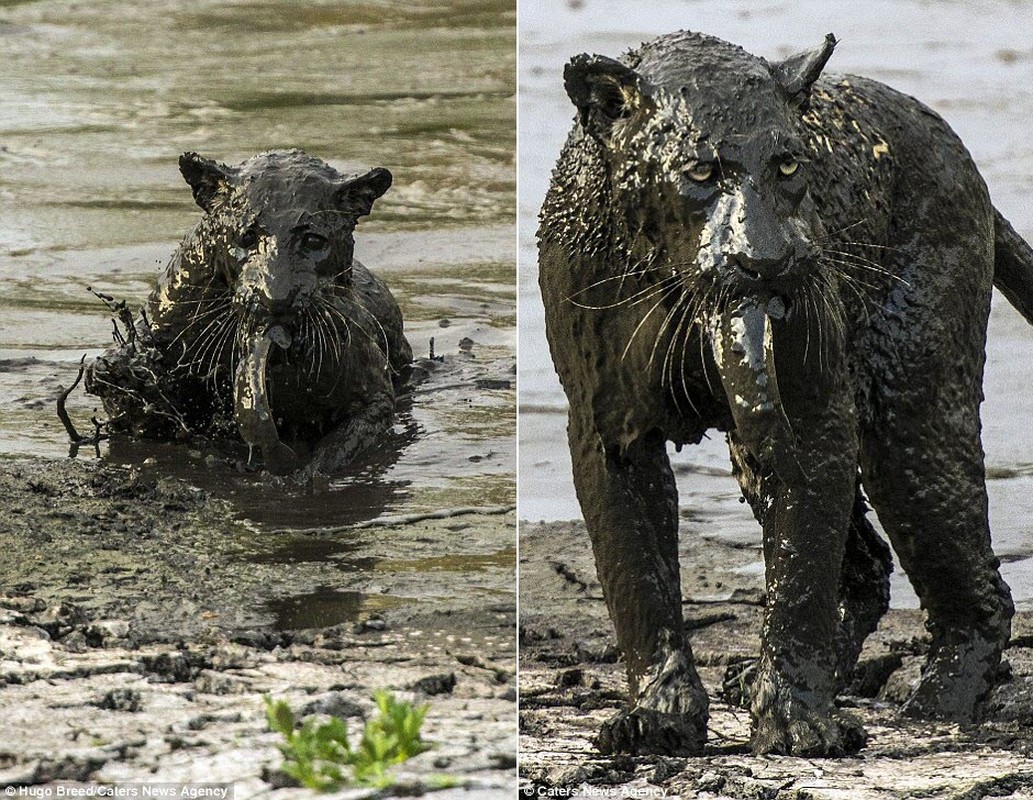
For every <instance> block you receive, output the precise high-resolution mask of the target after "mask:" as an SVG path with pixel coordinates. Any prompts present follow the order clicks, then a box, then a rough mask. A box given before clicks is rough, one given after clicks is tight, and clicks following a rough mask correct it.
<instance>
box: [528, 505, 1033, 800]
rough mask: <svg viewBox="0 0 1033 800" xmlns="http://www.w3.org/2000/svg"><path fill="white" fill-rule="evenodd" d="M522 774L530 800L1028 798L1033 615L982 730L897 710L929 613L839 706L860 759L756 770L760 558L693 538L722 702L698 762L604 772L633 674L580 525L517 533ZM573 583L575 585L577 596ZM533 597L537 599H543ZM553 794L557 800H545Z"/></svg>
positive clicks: (897, 621) (897, 634) (697, 596)
mask: <svg viewBox="0 0 1033 800" xmlns="http://www.w3.org/2000/svg"><path fill="white" fill-rule="evenodd" d="M520 536H521V541H520V571H521V572H520V574H521V598H520V632H519V636H520V753H521V758H520V773H521V787H522V790H523V792H524V793H525V794H526V795H527V796H557V797H558V796H571V793H572V792H574V791H575V790H576V791H577V792H579V793H580V796H599V797H606V796H610V797H662V796H666V797H683V798H708V799H710V798H735V800H739V799H740V798H742V800H790V798H792V799H793V800H796V799H800V800H802V798H813V799H814V800H833V799H835V800H839V799H840V798H842V800H847V799H849V800H875V799H876V798H879V799H880V800H897V799H898V798H899V799H900V800H903V798H918V797H922V798H950V800H961V799H962V798H964V799H965V800H975V799H976V798H985V797H1008V798H1015V799H1016V800H1018V798H1033V649H1031V647H1030V645H1031V644H1033V639H1031V638H1030V633H1031V631H1033V615H1031V614H1030V611H1029V610H1028V609H1025V610H1022V611H1020V613H1019V614H1018V615H1017V617H1016V620H1015V624H1014V633H1013V640H1012V645H1011V646H1010V647H1009V649H1008V650H1007V652H1006V654H1005V660H1006V667H1005V671H1006V675H1005V677H1006V680H1004V681H1003V682H1002V683H1001V685H1000V686H999V687H998V688H997V689H996V690H995V693H994V695H993V696H992V698H991V700H990V709H989V713H988V716H987V719H986V721H984V722H983V723H981V724H979V725H973V726H958V725H953V724H946V723H931V722H924V721H919V720H914V719H909V718H907V717H904V716H902V715H900V714H899V712H898V706H899V704H900V702H901V701H902V700H903V699H904V697H905V696H906V694H907V692H908V690H909V688H910V685H911V681H912V680H914V679H915V678H917V675H918V668H919V665H920V663H921V658H922V655H923V653H924V647H925V642H926V638H925V631H924V628H923V626H922V621H923V616H922V612H920V611H917V610H891V611H890V612H889V613H888V614H887V615H886V617H885V618H884V619H883V621H882V624H881V625H880V627H879V629H878V631H876V633H875V634H873V635H872V636H871V637H870V638H869V641H868V642H867V644H866V646H865V650H864V653H863V654H862V658H861V663H860V665H859V668H858V671H857V672H856V673H855V676H854V682H853V684H852V685H851V687H850V689H849V690H848V692H846V693H845V694H844V696H842V697H841V698H840V700H839V705H840V707H841V711H842V712H844V713H848V714H850V715H853V716H854V717H856V718H859V719H860V721H861V722H862V723H863V725H864V727H865V729H866V730H867V733H868V741H867V744H866V745H865V747H864V749H863V750H861V752H860V753H859V754H858V755H857V756H855V757H852V758H843V759H802V758H786V757H760V758H758V757H754V756H753V755H751V753H750V749H749V729H750V728H749V726H750V719H749V712H748V710H747V709H746V708H742V707H741V706H739V705H738V704H737V702H736V701H737V700H738V698H737V696H736V695H737V691H736V686H735V680H734V679H733V680H731V681H730V680H729V677H730V676H735V675H736V674H737V669H736V667H740V670H738V671H741V666H742V665H744V664H747V663H749V660H750V659H751V658H752V657H753V656H754V655H755V654H756V652H757V650H758V648H759V635H760V625H761V615H762V610H763V609H762V606H761V605H760V604H758V600H759V599H760V598H761V597H762V591H763V584H762V577H761V575H760V573H759V571H758V570H756V569H755V566H756V563H757V562H758V561H759V559H760V555H759V553H757V552H753V551H752V550H750V549H747V548H742V547H734V546H730V545H727V544H724V543H722V542H720V541H718V540H715V539H707V538H703V537H702V536H699V535H695V534H693V533H691V532H687V533H683V535H682V539H681V563H682V591H683V598H684V600H685V605H684V612H685V617H686V628H687V629H688V630H690V631H691V634H690V635H691V642H692V647H693V650H694V652H695V654H696V658H697V662H698V664H699V665H700V674H701V677H702V678H703V681H704V684H705V685H706V686H707V690H708V693H709V694H710V698H711V707H710V727H709V735H708V742H707V747H706V752H705V753H704V755H702V756H700V757H698V758H666V757H629V756H617V757H608V756H603V755H602V754H600V753H599V751H598V750H597V749H596V747H595V743H594V740H595V737H596V735H597V733H598V731H599V728H600V726H601V724H602V723H603V721H604V720H606V719H607V718H609V717H610V716H611V715H613V714H614V713H615V712H616V711H617V710H618V709H619V708H621V707H622V706H623V704H624V703H625V702H626V701H627V690H626V686H625V677H624V668H623V665H622V664H621V663H620V661H619V659H618V654H617V651H616V648H615V645H614V642H613V634H612V628H611V625H610V621H609V619H608V617H607V612H606V607H605V604H604V603H603V601H602V599H601V590H600V587H599V584H598V582H597V581H595V579H594V570H593V568H592V556H591V550H590V548H589V545H588V535H587V533H586V532H585V530H584V526H583V524H581V523H579V522H577V523H575V522H570V523H539V524H532V523H522V524H521V534H520ZM571 575H576V576H577V577H578V580H576V581H572V580H570V577H569V576H571ZM529 587H533V591H532V590H530V588H529ZM550 792H551V794H550Z"/></svg>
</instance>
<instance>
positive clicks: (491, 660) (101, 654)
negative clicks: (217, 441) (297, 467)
mask: <svg viewBox="0 0 1033 800" xmlns="http://www.w3.org/2000/svg"><path fill="white" fill-rule="evenodd" d="M514 23H515V12H514V4H513V3H512V2H511V0H459V2H455V3H450V4H447V6H441V5H440V4H433V3H429V2H418V3H410V4H406V5H404V6H403V5H398V4H382V3H348V4H341V3H335V2H316V3H314V4H309V5H306V7H305V8H304V9H300V10H299V7H298V5H297V4H296V3H290V2H272V3H263V4H261V5H260V6H256V5H254V4H249V5H244V6H227V5H226V4H225V3H220V2H217V1H216V0H203V1H202V2H194V0H190V2H172V3H168V2H160V3H159V2H156V0H155V1H153V2H152V1H151V0H146V2H142V3H138V4H134V5H133V6H132V7H126V6H125V5H124V4H121V3H114V2H108V1H107V0H99V2H92V3H88V4H78V5H72V6H70V5H68V4H66V3H61V2H54V1H52V0H37V1H36V2H15V3H0V54H2V55H3V57H4V59H5V64H6V69H5V71H4V76H3V78H2V83H3V85H4V89H5V91H4V92H3V97H2V98H0V107H2V108H3V111H4V114H3V115H2V116H3V122H0V165H2V166H3V170H2V172H3V174H2V176H0V498H2V500H0V542H2V547H0V551H2V552H0V597H3V598H4V599H3V602H2V603H0V607H2V609H3V610H2V611H0V620H2V621H0V660H2V668H0V716H2V717H3V719H4V720H5V731H4V732H3V733H2V734H0V785H3V784H4V783H11V782H20V783H41V782H47V781H53V780H57V779H61V778H73V779H79V780H89V781H93V782H106V781H133V780H138V781H142V780H148V781H153V780H163V779H164V780H172V781H175V780H187V779H194V780H198V779H201V778H204V779H207V780H226V781H229V780H232V781H235V789H236V796H238V797H241V796H250V795H253V794H257V793H265V792H269V791H271V790H272V789H273V787H274V785H275V781H274V780H273V776H272V774H271V773H269V772H268V771H267V770H268V768H270V767H271V766H273V765H274V764H275V763H278V761H279V756H278V753H277V751H276V750H275V747H274V739H275V737H272V736H271V735H269V734H266V733H264V729H265V722H264V716H263V715H264V712H263V707H262V695H263V694H264V693H267V692H268V693H271V694H273V695H274V696H283V697H285V698H286V699H288V700H289V701H290V702H291V704H292V706H294V707H295V708H296V709H297V708H303V707H305V706H306V704H308V705H310V706H311V708H312V709H315V708H322V709H324V710H328V711H333V710H334V709H338V710H337V711H335V712H334V713H340V714H342V715H344V716H349V715H352V716H353V713H352V711H353V710H354V706H353V705H352V704H358V706H359V707H360V709H361V710H363V711H366V712H368V711H369V710H370V708H371V707H372V701H371V700H370V697H371V693H372V690H373V689H376V688H380V687H387V688H394V689H396V690H398V691H399V693H400V694H401V695H402V696H403V697H408V698H410V699H411V698H412V697H415V696H416V695H415V694H414V693H413V692H414V690H410V689H409V687H411V686H413V685H414V684H415V683H416V681H419V680H420V679H422V678H428V677H429V678H434V676H445V678H447V677H448V676H450V675H451V674H453V673H454V674H455V676H456V683H455V687H454V689H453V690H452V691H451V693H448V692H447V691H445V692H443V693H441V694H437V695H434V696H432V697H430V698H429V700H430V702H431V704H432V707H431V711H430V712H429V715H428V717H427V722H426V724H425V726H426V729H427V738H429V739H432V740H434V741H435V742H437V743H438V747H436V748H435V750H432V751H430V752H429V753H427V754H425V755H424V756H421V757H420V760H418V761H414V762H412V763H411V771H410V778H406V779H404V780H403V784H404V785H408V786H409V788H408V789H405V788H404V786H403V787H402V788H399V789H398V790H397V791H398V792H404V791H409V792H412V791H416V790H418V789H419V788H420V787H421V786H425V782H426V779H427V776H428V775H430V774H431V773H435V774H439V773H443V774H446V775H449V774H451V775H454V776H456V777H458V778H459V779H460V783H461V784H469V785H470V786H471V787H472V789H473V791H471V792H470V793H469V795H470V796H484V797H488V796H494V797H498V796H506V797H509V796H512V793H513V791H512V790H513V785H514V782H515V777H514V769H513V766H514V763H513V758H514V756H513V754H514V752H515V735H514V720H515V713H516V709H515V697H514V683H515V678H514V675H513V671H514V658H515V654H514V653H515V646H514V636H515V617H514V605H515V590H514V585H515V578H514V567H515V526H514V518H513V514H512V512H511V511H508V509H511V507H512V506H513V504H514V498H515V479H514V472H515V447H514V443H513V430H514V426H515V339H516V332H515V310H514V308H515V291H514V287H513V272H514V266H513V265H514V261H515V258H514V252H513V250H514V247H513V229H512V219H513V204H514V191H513V187H514V183H515V162H514V141H513V138H514V137H513V128H514V126H513V119H514V114H515V98H514V89H515V87H514V79H513V75H514V65H515V57H516V52H515V25H514ZM170 41H174V42H175V47H174V48H173V49H174V51H175V55H174V56H173V55H170ZM457 52H462V53H463V54H464V56H463V58H457V57H456V53H457ZM294 147H298V148H303V149H305V150H306V151H307V152H309V153H312V154H313V155H318V156H319V157H320V158H322V159H324V160H326V161H327V162H328V163H330V164H331V165H333V166H334V167H335V168H336V169H338V170H340V171H343V172H354V171H357V170H364V169H368V168H369V167H373V166H384V167H387V168H389V169H390V170H391V172H392V174H393V175H394V185H393V186H392V188H391V190H390V191H389V192H388V193H387V194H386V195H385V196H384V198H382V201H378V208H377V213H376V216H375V218H370V219H368V220H364V221H363V222H362V224H361V226H360V227H359V228H358V230H357V231H356V250H355V255H356V257H357V258H358V260H360V261H361V262H362V263H364V264H365V265H367V266H368V267H369V268H370V269H371V270H373V271H374V272H375V273H376V274H377V275H378V276H380V277H382V278H383V280H384V281H385V282H386V283H387V284H388V286H389V287H390V289H391V291H392V293H393V294H394V296H395V297H396V298H397V299H398V302H399V305H400V307H401V310H402V314H403V317H404V319H405V335H406V337H407V338H408V340H409V341H410V342H411V344H412V346H413V350H414V352H415V355H416V357H417V358H419V359H427V358H428V357H429V356H430V351H431V348H432V347H433V349H434V353H435V355H436V356H439V357H443V360H442V361H441V362H433V363H432V364H430V365H429V366H430V374H428V376H427V378H426V380H424V381H423V382H422V383H421V384H420V387H419V388H420V391H419V393H414V394H413V395H411V396H409V397H403V398H401V399H400V401H399V402H398V405H397V419H396V422H395V425H394V427H393V429H392V430H391V431H390V432H389V433H388V434H387V435H385V437H384V441H383V442H382V443H380V445H379V446H378V447H377V448H376V449H375V450H374V451H373V452H371V453H369V454H368V457H367V458H364V459H362V461H361V463H356V464H355V465H353V466H352V467H350V468H348V469H346V470H344V471H343V472H341V473H340V474H335V475H334V477H333V478H332V480H328V481H321V482H318V483H316V484H313V485H307V484H298V483H297V482H291V481H290V480H288V479H286V478H284V479H274V478H270V477H269V476H268V475H266V474H263V473H255V472H252V471H248V470H246V469H242V468H241V462H242V461H245V460H246V457H247V453H246V447H245V446H244V445H243V443H241V444H240V446H239V447H238V448H233V447H228V448H222V447H209V446H207V445H205V444H204V443H203V442H195V443H192V444H190V445H182V444H177V445H165V444H156V443H153V442H151V443H147V442H138V441H132V440H127V439H119V438H115V439H112V440H111V441H109V442H105V443H103V444H102V445H101V447H100V449H99V452H93V451H92V450H91V449H89V448H85V447H84V448H80V451H79V453H78V457H77V459H76V460H67V454H68V441H67V436H66V433H65V431H64V429H63V428H62V426H61V423H60V422H59V421H58V419H57V417H56V415H55V413H54V406H55V401H56V398H57V397H58V395H59V394H60V393H61V391H62V390H63V389H64V388H67V387H68V386H69V384H70V383H71V382H72V380H73V379H74V377H75V374H76V370H77V369H78V364H79V361H80V358H81V357H82V356H83V355H84V354H85V355H86V356H87V358H91V357H95V356H96V355H99V354H100V353H101V352H102V351H103V349H104V348H105V347H106V346H107V345H108V344H109V343H110V341H111V320H110V318H109V316H110V315H109V313H108V310H107V309H106V308H105V307H104V305H103V303H100V302H99V301H98V300H97V298H96V297H94V296H93V295H92V294H91V293H90V292H89V291H88V289H87V287H93V288H94V289H95V290H96V291H99V292H103V293H106V294H109V295H111V296H113V297H116V298H119V299H122V298H124V299H126V300H127V301H128V303H129V307H130V308H131V309H132V311H133V312H134V313H135V312H136V310H137V309H138V308H139V307H140V306H141V305H142V304H143V303H144V302H145V301H146V298H147V296H148V294H149V293H150V291H151V290H152V288H153V287H154V284H155V281H156V280H157V277H158V274H159V272H160V270H161V268H162V266H163V265H164V264H166V263H167V262H168V259H169V257H170V256H171V254H172V253H173V251H174V250H175V247H176V243H177V242H178V241H180V240H181V238H182V237H183V235H184V233H186V231H188V230H189V229H190V227H191V226H192V225H193V224H194V223H195V222H196V218H197V210H196V207H195V206H194V203H193V200H192V198H191V196H190V191H189V190H188V188H187V187H186V186H184V184H183V183H182V178H181V176H180V175H179V173H178V171H177V169H176V160H177V159H178V157H179V155H180V154H181V153H183V152H185V151H197V152H204V153H206V154H210V155H212V156H213V157H216V158H218V159H220V160H224V161H229V162H233V161H239V160H240V159H242V158H244V157H246V156H249V155H251V154H254V153H258V152H262V151H265V150H270V149H277V148H294ZM99 405H100V404H99V402H98V401H97V400H96V399H95V398H89V397H86V396H84V395H83V394H82V391H81V387H80V389H79V390H77V391H76V392H75V393H73V395H72V396H71V397H70V398H69V401H68V411H69V414H70V415H71V417H72V420H73V421H74V422H75V424H76V426H77V427H78V428H79V430H80V431H82V432H87V431H90V430H91V429H92V426H91V424H90V418H91V416H92V415H94V414H100V413H102V411H101V410H100V409H99ZM448 685H450V681H449V680H447V679H441V680H431V681H429V683H427V684H425V686H430V687H432V688H433V687H434V686H438V687H444V686H448ZM324 701H325V702H324ZM313 704H314V705H313ZM349 709H351V710H349ZM271 781H272V782H271ZM406 781H408V783H407V784H406ZM277 791H280V792H291V791H294V790H288V789H280V790H277ZM456 791H458V792H460V794H462V796H464V797H466V796H467V793H466V791H465V790H456ZM478 793H479V794H478ZM298 794H299V796H300V794H301V792H298ZM305 795H306V796H308V795H309V793H308V792H307V791H306V792H305Z"/></svg>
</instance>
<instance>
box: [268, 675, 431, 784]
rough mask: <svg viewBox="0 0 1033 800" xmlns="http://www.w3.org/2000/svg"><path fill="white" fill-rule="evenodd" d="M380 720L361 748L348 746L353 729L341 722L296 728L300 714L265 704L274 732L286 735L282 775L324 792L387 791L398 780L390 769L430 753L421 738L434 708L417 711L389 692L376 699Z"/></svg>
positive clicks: (282, 705) (283, 704)
mask: <svg viewBox="0 0 1033 800" xmlns="http://www.w3.org/2000/svg"><path fill="white" fill-rule="evenodd" d="M373 699H374V700H375V701H376V704H377V711H378V712H379V713H378V715H377V717H376V718H374V719H371V720H369V721H368V722H366V727H365V728H364V729H363V731H362V737H361V738H360V739H359V742H358V745H357V746H356V747H354V748H353V747H352V746H351V744H350V743H349V741H348V723H346V722H345V721H344V720H343V719H341V718H340V717H330V719H329V720H328V721H327V722H318V721H317V720H315V719H306V720H305V721H304V722H303V723H302V724H301V727H300V728H299V727H296V720H295V717H294V712H292V711H291V709H290V706H288V705H287V703H286V702H285V701H283V700H273V699H272V698H271V697H269V696H268V695H267V696H266V698H265V708H266V718H267V719H268V721H269V730H271V731H276V732H279V733H280V734H282V735H283V738H284V740H285V741H284V742H283V743H281V744H280V745H279V748H280V752H281V753H283V765H282V766H281V767H280V770H281V771H282V772H283V773H284V774H285V775H288V776H290V777H291V778H293V779H294V780H296V781H297V782H298V783H300V784H301V785H302V786H305V787H306V788H309V789H315V790H317V791H321V792H327V791H334V790H336V789H340V788H341V787H343V786H346V785H348V784H349V783H352V784H355V785H358V786H370V787H374V788H378V789H383V788H386V787H388V786H390V785H391V784H392V783H393V782H394V779H393V778H392V777H391V775H389V774H388V769H389V768H390V767H391V766H393V765H395V764H401V763H402V762H403V761H408V760H409V759H410V758H412V757H413V756H417V755H419V754H420V753H424V752H426V751H427V750H430V749H431V747H433V745H431V744H428V743H427V742H425V741H423V740H422V739H421V738H420V728H421V727H422V726H423V718H424V717H425V716H426V715H427V710H428V709H429V708H430V706H429V705H422V706H415V707H414V706H413V705H411V704H410V703H407V702H405V701H404V700H398V699H396V698H395V696H394V695H393V694H392V693H391V692H388V691H384V690H377V691H376V692H374V693H373Z"/></svg>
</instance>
